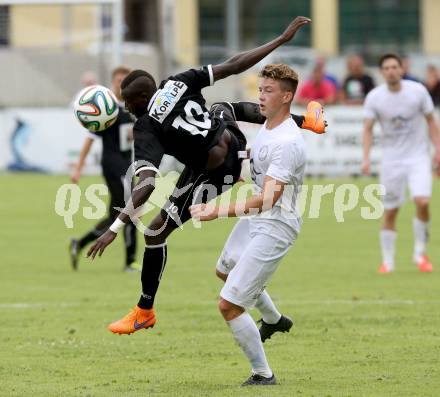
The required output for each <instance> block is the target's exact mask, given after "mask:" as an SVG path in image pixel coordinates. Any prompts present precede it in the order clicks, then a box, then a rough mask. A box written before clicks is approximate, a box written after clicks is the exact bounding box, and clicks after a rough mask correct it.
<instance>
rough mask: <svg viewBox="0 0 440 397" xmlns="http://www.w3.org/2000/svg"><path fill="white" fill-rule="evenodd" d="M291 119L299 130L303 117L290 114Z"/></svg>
mask: <svg viewBox="0 0 440 397" xmlns="http://www.w3.org/2000/svg"><path fill="white" fill-rule="evenodd" d="M291 116H292V119H293V121H295V123H296V125H297V126H298V127H299V128H301V126H302V125H303V123H304V116H298V115H297V114H292V115H291Z"/></svg>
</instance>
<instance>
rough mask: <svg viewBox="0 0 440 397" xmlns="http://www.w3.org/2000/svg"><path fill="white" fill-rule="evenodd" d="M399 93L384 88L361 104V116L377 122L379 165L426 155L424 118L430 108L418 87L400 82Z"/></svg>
mask: <svg viewBox="0 0 440 397" xmlns="http://www.w3.org/2000/svg"><path fill="white" fill-rule="evenodd" d="M401 84H402V87H401V89H400V91H397V92H393V91H390V90H389V89H388V86H387V85H386V84H382V85H380V86H378V87H376V88H375V89H373V90H372V91H370V92H369V93H368V95H367V97H366V99H365V103H364V116H365V118H367V119H375V120H378V121H379V123H380V125H381V128H382V161H383V162H389V161H402V160H412V159H414V158H420V157H426V156H428V155H429V138H428V134H427V131H426V123H425V120H424V118H425V117H424V116H425V115H427V114H429V113H432V112H433V110H434V104H433V102H432V99H431V96H430V95H429V93H428V91H427V89H426V88H425V87H424V86H423V85H422V84H420V83H417V82H414V81H409V80H402V81H401Z"/></svg>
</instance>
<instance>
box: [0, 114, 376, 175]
mask: <svg viewBox="0 0 440 397" xmlns="http://www.w3.org/2000/svg"><path fill="white" fill-rule="evenodd" d="M296 111H297V112H298V111H299V110H298V109H296ZM325 116H326V119H327V120H328V123H329V127H328V132H327V134H324V135H315V134H312V133H310V132H308V131H304V137H305V139H306V141H307V152H308V166H307V174H308V175H313V176H350V175H357V174H359V173H360V165H361V160H362V108H361V107H345V106H335V107H329V108H327V109H326V111H325ZM242 128H243V130H244V132H245V134H246V135H247V137H248V140H249V143H252V138H253V137H254V136H255V134H256V133H257V131H258V126H255V125H250V124H242ZM375 132H377V134H376V136H377V137H378V138H380V132H379V128H378V126H376V130H375ZM85 136H86V134H85V132H84V130H83V129H82V127H81V126H80V125H79V124H78V122H77V121H76V120H75V118H74V115H73V112H72V111H71V110H69V109H65V108H39V109H29V108H26V109H7V110H1V111H0V170H11V171H20V170H21V171H41V172H48V173H60V174H64V173H69V172H70V170H71V167H72V164H73V163H74V162H75V161H76V160H77V159H78V155H79V151H80V149H81V146H82V143H83V141H84V138H85ZM379 146H380V145H375V148H374V149H373V152H372V169H373V172H374V171H377V169H378V162H379V159H380V148H379ZM100 152H101V145H100V142H99V140H97V142H96V143H95V144H94V145H93V148H92V151H91V153H90V155H89V157H88V161H87V165H86V168H85V173H89V174H98V173H99V172H100V167H99V161H100Z"/></svg>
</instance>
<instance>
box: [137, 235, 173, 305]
mask: <svg viewBox="0 0 440 397" xmlns="http://www.w3.org/2000/svg"><path fill="white" fill-rule="evenodd" d="M166 262H167V245H166V243H163V244H160V245H156V246H153V247H148V246H147V247H145V252H144V260H143V266H142V274H141V281H142V294H141V297H140V299H139V302H138V306H139V307H140V308H141V309H151V308H152V307H153V303H154V297H155V296H156V292H157V290H158V288H159V283H160V279H161V277H162V273H163V270H164V269H165V264H166Z"/></svg>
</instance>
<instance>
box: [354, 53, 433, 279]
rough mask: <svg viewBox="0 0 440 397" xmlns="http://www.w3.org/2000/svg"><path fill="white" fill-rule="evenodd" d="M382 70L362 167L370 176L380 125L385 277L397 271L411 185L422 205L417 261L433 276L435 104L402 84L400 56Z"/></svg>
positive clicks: (368, 113) (367, 111)
mask: <svg viewBox="0 0 440 397" xmlns="http://www.w3.org/2000/svg"><path fill="white" fill-rule="evenodd" d="M379 66H380V70H381V72H382V75H383V77H384V79H385V83H384V84H382V85H380V86H378V87H376V88H375V89H373V90H372V91H371V92H370V93H369V94H368V95H367V97H366V99H365V103H364V117H365V120H364V132H363V152H364V158H363V163H362V172H363V173H364V174H366V175H368V174H370V159H369V154H370V149H371V146H372V142H373V125H374V122H375V121H376V120H377V121H379V123H380V125H381V128H382V138H381V141H382V161H381V169H380V181H381V184H383V186H384V187H385V196H384V198H383V204H384V209H385V212H384V219H383V226H382V230H381V232H380V243H381V248H382V264H381V266H380V268H379V272H380V273H389V272H392V271H393V270H394V255H395V241H396V238H397V233H396V218H397V214H398V212H399V208H400V207H401V206H402V205H403V203H404V202H405V192H406V187H407V186H408V187H409V190H410V193H411V197H412V199H413V200H414V203H415V206H416V216H415V217H414V219H413V229H414V238H415V244H414V256H413V260H414V263H415V264H416V265H417V266H418V268H419V270H420V271H421V272H428V273H429V272H432V269H433V268H432V264H431V262H430V261H429V258H428V256H427V253H426V245H427V242H428V236H429V199H430V197H431V191H432V164H431V156H430V145H429V138H430V139H431V142H432V144H433V146H434V149H435V154H434V161H433V163H434V164H433V166H434V169H436V170H437V173H438V172H439V171H440V169H439V167H440V132H439V128H438V125H437V122H436V121H435V118H434V105H433V102H432V100H431V97H430V95H429V93H428V91H427V90H426V88H425V87H424V86H423V85H422V84H420V83H417V82H414V81H409V80H402V74H403V70H402V61H401V59H400V58H399V57H398V56H397V55H394V54H386V55H384V56H383V57H382V58H381V60H380V63H379ZM425 120H426V122H427V124H428V132H429V138H428V134H427V133H426V123H425Z"/></svg>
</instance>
